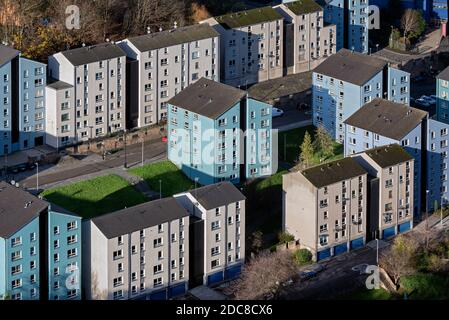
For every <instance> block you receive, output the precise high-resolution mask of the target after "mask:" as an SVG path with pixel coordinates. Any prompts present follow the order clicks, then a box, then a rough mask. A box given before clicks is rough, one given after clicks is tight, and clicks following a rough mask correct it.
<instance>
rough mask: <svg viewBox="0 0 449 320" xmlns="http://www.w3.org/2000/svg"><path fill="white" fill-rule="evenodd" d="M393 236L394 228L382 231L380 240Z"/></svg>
mask: <svg viewBox="0 0 449 320" xmlns="http://www.w3.org/2000/svg"><path fill="white" fill-rule="evenodd" d="M394 235H395V230H394V227H390V228H387V229H384V230H382V239H386V238H390V237H392V236H394Z"/></svg>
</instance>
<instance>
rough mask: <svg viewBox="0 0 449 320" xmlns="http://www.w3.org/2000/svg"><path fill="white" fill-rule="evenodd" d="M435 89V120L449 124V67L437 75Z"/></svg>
mask: <svg viewBox="0 0 449 320" xmlns="http://www.w3.org/2000/svg"><path fill="white" fill-rule="evenodd" d="M436 91H437V92H436V96H437V114H436V116H437V120H438V121H441V122H443V123H446V124H449V67H447V68H446V69H444V70H443V71H441V72H440V74H439V75H438V76H437V83H436Z"/></svg>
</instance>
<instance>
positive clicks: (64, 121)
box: [46, 43, 126, 147]
mask: <svg viewBox="0 0 449 320" xmlns="http://www.w3.org/2000/svg"><path fill="white" fill-rule="evenodd" d="M48 68H49V76H50V77H51V78H53V79H55V80H58V81H61V82H57V84H56V85H50V86H47V88H46V91H47V93H48V94H49V96H48V97H47V119H46V122H47V124H48V127H47V137H49V142H48V144H50V145H51V146H53V147H57V146H59V147H61V146H66V145H69V144H71V143H72V142H74V141H76V142H78V141H85V140H88V139H93V138H98V137H103V136H106V135H108V134H111V133H114V132H119V131H123V130H124V129H125V123H126V121H125V120H126V54H125V52H124V51H123V50H122V49H120V47H118V46H117V45H116V44H114V43H106V44H99V45H94V46H87V47H81V48H78V49H73V50H68V51H63V52H59V53H57V54H55V55H52V56H50V57H49V58H48Z"/></svg>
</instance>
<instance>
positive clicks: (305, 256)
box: [294, 249, 312, 266]
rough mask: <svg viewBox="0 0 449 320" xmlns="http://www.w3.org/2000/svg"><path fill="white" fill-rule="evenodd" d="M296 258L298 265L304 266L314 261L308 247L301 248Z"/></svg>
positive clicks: (296, 253)
mask: <svg viewBox="0 0 449 320" xmlns="http://www.w3.org/2000/svg"><path fill="white" fill-rule="evenodd" d="M294 259H295V262H296V264H297V265H298V266H303V265H305V264H308V263H310V262H311V261H312V253H311V252H310V251H309V250H307V249H299V250H298V251H296V252H295V255H294Z"/></svg>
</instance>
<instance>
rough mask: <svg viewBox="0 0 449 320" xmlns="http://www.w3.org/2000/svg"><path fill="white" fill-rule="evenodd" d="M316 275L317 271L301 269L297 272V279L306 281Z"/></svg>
mask: <svg viewBox="0 0 449 320" xmlns="http://www.w3.org/2000/svg"><path fill="white" fill-rule="evenodd" d="M317 276H318V273H316V272H315V271H303V272H300V273H299V279H300V280H301V281H306V280H310V279H314V278H316V277H317Z"/></svg>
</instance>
